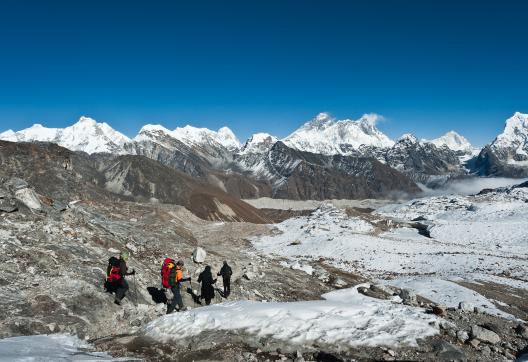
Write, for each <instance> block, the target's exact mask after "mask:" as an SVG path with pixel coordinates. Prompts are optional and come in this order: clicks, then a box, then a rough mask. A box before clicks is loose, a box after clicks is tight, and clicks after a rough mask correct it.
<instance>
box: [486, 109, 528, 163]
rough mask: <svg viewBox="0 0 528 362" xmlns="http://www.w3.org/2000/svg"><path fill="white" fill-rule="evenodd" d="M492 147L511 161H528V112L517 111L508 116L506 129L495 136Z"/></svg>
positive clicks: (502, 156)
mask: <svg viewBox="0 0 528 362" xmlns="http://www.w3.org/2000/svg"><path fill="white" fill-rule="evenodd" d="M491 148H492V149H493V150H495V151H499V154H501V158H505V160H506V161H507V162H509V163H512V164H515V163H518V162H522V163H523V164H524V163H525V162H526V161H528V114H524V113H520V112H515V114H514V115H513V116H512V117H510V118H508V119H507V120H506V124H505V126H504V131H503V132H502V133H501V134H499V135H498V136H497V138H495V140H494V141H493V142H492V144H491Z"/></svg>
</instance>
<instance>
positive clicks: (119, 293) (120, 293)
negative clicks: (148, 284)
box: [115, 278, 128, 301]
mask: <svg viewBox="0 0 528 362" xmlns="http://www.w3.org/2000/svg"><path fill="white" fill-rule="evenodd" d="M127 290H128V283H127V281H126V280H125V278H121V280H120V281H119V284H118V286H117V289H116V293H115V300H117V301H121V299H123V298H124V297H125V294H126V292H127Z"/></svg>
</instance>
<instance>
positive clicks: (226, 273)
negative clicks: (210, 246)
mask: <svg viewBox="0 0 528 362" xmlns="http://www.w3.org/2000/svg"><path fill="white" fill-rule="evenodd" d="M220 275H221V276H222V281H223V283H224V298H227V297H228V296H229V294H231V275H233V271H232V270H231V267H230V266H229V265H228V264H227V261H224V265H222V269H220V272H219V273H218V276H220Z"/></svg>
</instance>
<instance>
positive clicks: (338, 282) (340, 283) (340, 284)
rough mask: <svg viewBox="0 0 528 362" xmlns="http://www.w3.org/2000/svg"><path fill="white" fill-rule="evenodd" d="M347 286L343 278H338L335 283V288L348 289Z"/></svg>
mask: <svg viewBox="0 0 528 362" xmlns="http://www.w3.org/2000/svg"><path fill="white" fill-rule="evenodd" d="M346 285H347V282H345V281H344V280H343V279H341V278H337V279H336V280H335V281H334V286H335V287H336V288H343V287H346Z"/></svg>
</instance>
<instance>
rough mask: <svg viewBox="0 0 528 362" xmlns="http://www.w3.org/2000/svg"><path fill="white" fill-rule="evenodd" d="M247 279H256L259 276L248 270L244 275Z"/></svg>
mask: <svg viewBox="0 0 528 362" xmlns="http://www.w3.org/2000/svg"><path fill="white" fill-rule="evenodd" d="M242 276H243V277H244V278H246V279H247V280H251V279H255V278H256V277H257V274H255V273H253V272H252V271H247V272H245V273H244V275H242Z"/></svg>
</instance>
